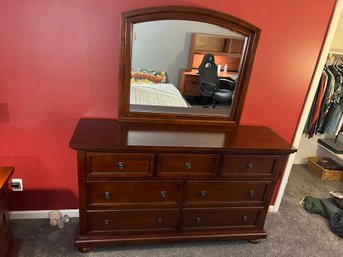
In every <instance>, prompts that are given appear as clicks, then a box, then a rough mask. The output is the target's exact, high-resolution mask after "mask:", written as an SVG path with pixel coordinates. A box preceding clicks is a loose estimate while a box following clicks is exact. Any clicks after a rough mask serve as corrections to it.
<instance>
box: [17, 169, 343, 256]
mask: <svg viewBox="0 0 343 257" xmlns="http://www.w3.org/2000/svg"><path fill="white" fill-rule="evenodd" d="M331 190H340V191H343V183H342V182H338V181H321V180H319V179H318V178H316V177H315V176H313V175H312V174H311V173H310V172H309V171H308V170H307V168H306V166H303V165H294V166H293V168H292V172H291V175H290V178H289V183H288V185H287V188H286V192H285V195H284V198H283V200H282V203H281V207H280V211H279V212H277V213H269V214H268V216H267V219H266V225H265V230H266V232H267V233H268V238H267V239H262V240H261V242H260V243H259V244H257V245H253V244H250V243H248V242H247V241H245V240H244V241H243V240H237V241H236V240H232V241H211V242H208V241H207V242H197V243H182V244H176V243H175V244H153V245H138V246H137V245H136V246H116V247H107V248H94V249H93V250H92V251H91V252H89V253H86V254H82V253H79V252H78V251H77V250H76V249H75V248H74V246H73V241H74V238H75V234H76V229H77V223H78V219H77V218H73V219H71V221H70V222H69V223H67V224H66V226H65V227H64V228H63V229H58V228H57V227H51V226H50V225H49V221H48V219H43V220H37V219H36V220H13V221H12V223H13V230H14V234H15V236H16V237H17V238H18V239H20V240H21V246H20V249H19V253H18V257H48V256H49V257H53V256H54V257H59V256H63V257H72V256H87V257H107V256H118V257H119V256H126V257H131V256H132V257H133V256H137V257H138V256H149V257H157V256H164V257H172V256H175V257H176V256H183V257H188V256H189V257H191V256H197V257H198V256H199V257H201V256H206V257H219V256H220V257H222V256H235V257H237V256H249V257H255V256H258V257H261V256H264V257H271V256H273V257H274V256H278V257H283V256H284V257H296V256H301V257H316V256H318V257H322V256H329V257H341V256H342V253H343V238H339V237H337V236H336V235H334V234H333V233H331V232H330V230H329V227H328V222H327V220H326V219H324V218H322V217H321V216H319V215H315V214H309V213H307V212H306V211H305V210H304V209H303V206H301V205H300V204H299V201H300V200H301V199H302V197H304V196H306V195H311V196H314V197H318V198H324V197H328V196H329V191H331Z"/></svg>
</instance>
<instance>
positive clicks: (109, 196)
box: [104, 192, 112, 199]
mask: <svg viewBox="0 0 343 257" xmlns="http://www.w3.org/2000/svg"><path fill="white" fill-rule="evenodd" d="M104 197H105V199H110V198H111V197H112V194H111V192H105V193H104Z"/></svg>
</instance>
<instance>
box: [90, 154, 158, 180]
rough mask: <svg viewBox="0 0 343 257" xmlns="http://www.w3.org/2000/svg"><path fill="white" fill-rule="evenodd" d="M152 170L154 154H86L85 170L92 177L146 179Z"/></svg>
mask: <svg viewBox="0 0 343 257" xmlns="http://www.w3.org/2000/svg"><path fill="white" fill-rule="evenodd" d="M153 169H154V154H144V153H92V152H88V153H87V170H88V173H89V174H90V175H91V176H92V175H95V176H108V175H111V176H115V177H148V176H152V173H153Z"/></svg>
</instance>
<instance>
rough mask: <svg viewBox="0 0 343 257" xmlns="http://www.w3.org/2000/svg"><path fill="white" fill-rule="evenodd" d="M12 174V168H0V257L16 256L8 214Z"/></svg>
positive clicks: (16, 243) (15, 242) (15, 241)
mask: <svg viewBox="0 0 343 257" xmlns="http://www.w3.org/2000/svg"><path fill="white" fill-rule="evenodd" d="M13 172H14V168H13V167H0V257H15V256H17V248H18V241H17V240H15V239H14V238H13V232H12V228H11V223H10V219H9V213H8V200H9V189H8V179H9V178H10V177H11V175H12V173H13Z"/></svg>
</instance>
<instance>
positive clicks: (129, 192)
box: [88, 180, 182, 208]
mask: <svg viewBox="0 0 343 257" xmlns="http://www.w3.org/2000/svg"><path fill="white" fill-rule="evenodd" d="M181 187H182V183H181V182H165V181H151V180H150V181H115V182H88V193H89V196H88V204H89V205H90V206H105V207H106V206H125V207H128V206H129V205H131V206H134V207H136V208H137V206H151V205H168V206H177V205H178V204H179V202H180V198H181Z"/></svg>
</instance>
